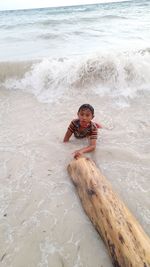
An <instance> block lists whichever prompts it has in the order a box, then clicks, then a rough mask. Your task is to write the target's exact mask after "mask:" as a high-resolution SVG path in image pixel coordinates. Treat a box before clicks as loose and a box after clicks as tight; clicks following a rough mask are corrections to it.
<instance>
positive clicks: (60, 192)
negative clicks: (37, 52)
mask: <svg viewBox="0 0 150 267" xmlns="http://www.w3.org/2000/svg"><path fill="white" fill-rule="evenodd" d="M144 99H145V102H144V103H143V104H142V96H141V98H136V100H135V99H134V101H133V100H131V101H132V102H133V103H132V105H130V106H128V107H127V108H124V109H120V110H119V108H116V106H113V105H112V102H113V101H112V100H111V99H109V97H106V96H104V97H101V99H100V98H98V97H97V96H96V95H93V96H92V95H89V96H88V97H87V98H86V99H85V95H83V96H82V94H81V95H80V100H79V99H73V98H72V99H70V100H69V101H67V100H63V99H62V100H61V101H60V102H59V103H56V104H46V103H40V102H38V101H37V99H36V98H35V97H34V96H33V95H31V94H25V93H23V92H21V91H13V92H12V91H7V90H1V91H0V110H1V113H0V121H1V130H0V165H1V167H0V183H1V186H0V207H1V217H0V236H1V239H0V247H1V250H0V262H1V264H0V265H1V266H9V267H11V266H12V267H35V266H39V267H46V266H48V267H59V266H60V267H62V266H65V267H93V266H94V267H100V266H101V267H102V266H103V267H111V266H112V264H111V261H110V258H109V256H108V254H107V250H106V248H105V246H104V244H103V242H102V240H101V238H100V237H99V235H98V234H97V232H96V231H95V229H94V227H93V225H92V224H91V222H90V221H89V218H88V217H87V216H86V215H85V213H84V211H83V209H82V206H81V204H80V201H79V199H78V196H77V194H76V191H75V188H74V186H73V184H72V183H71V180H70V178H69V175H68V173H67V165H68V163H69V162H70V160H71V159H72V157H73V156H72V152H73V151H74V150H76V149H77V148H79V147H82V146H83V145H86V141H84V140H83V141H81V140H75V139H74V138H72V139H71V141H70V142H69V143H67V144H64V143H63V142H62V140H63V136H64V134H65V131H66V129H67V127H68V124H69V123H70V120H72V119H73V118H75V116H76V112H77V109H78V107H79V105H80V104H82V103H84V102H90V103H91V104H92V105H94V107H95V113H96V117H95V121H97V122H102V123H103V125H104V126H105V127H106V128H104V129H103V130H101V131H100V133H99V139H98V144H97V149H96V151H95V152H94V153H91V154H90V155H89V154H88V156H90V157H91V158H92V159H93V160H94V161H95V162H96V164H97V166H98V167H99V168H101V170H102V172H103V174H104V175H106V176H107V178H108V179H109V181H110V182H111V184H112V186H113V188H114V190H115V191H116V192H117V193H118V194H119V195H120V196H121V198H122V199H123V201H124V202H125V203H126V205H127V206H128V208H129V209H130V210H131V211H132V213H133V214H134V215H135V217H136V218H137V219H138V221H139V222H140V223H141V225H142V226H143V228H144V230H145V231H146V232H147V233H148V234H149V233H150V228H149V224H150V210H149V172H150V165H149V162H150V153H149V151H150V138H149V136H150V127H149V125H148V118H149V115H150V106H149V103H150V102H149V99H148V98H146V97H145V96H144ZM146 99H147V100H146ZM135 101H136V103H135ZM146 101H147V102H146ZM108 107H110V109H108Z"/></svg>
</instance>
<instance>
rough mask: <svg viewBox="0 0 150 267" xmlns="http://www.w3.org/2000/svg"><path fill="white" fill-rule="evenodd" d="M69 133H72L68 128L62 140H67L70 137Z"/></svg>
mask: <svg viewBox="0 0 150 267" xmlns="http://www.w3.org/2000/svg"><path fill="white" fill-rule="evenodd" d="M71 135H72V132H71V131H70V130H69V129H68V130H67V132H66V134H65V137H64V140H63V142H68V141H69V139H70V137H71Z"/></svg>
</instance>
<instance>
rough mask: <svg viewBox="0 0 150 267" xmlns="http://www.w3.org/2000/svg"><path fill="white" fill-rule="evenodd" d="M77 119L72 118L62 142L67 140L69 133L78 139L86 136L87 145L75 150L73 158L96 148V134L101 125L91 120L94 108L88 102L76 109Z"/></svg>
mask: <svg viewBox="0 0 150 267" xmlns="http://www.w3.org/2000/svg"><path fill="white" fill-rule="evenodd" d="M77 115H78V119H75V120H72V121H71V123H70V125H69V127H68V130H67V132H66V134H65V137H64V140H63V141H64V142H68V141H69V139H70V137H71V135H72V134H73V133H74V136H75V137H76V138H78V139H80V138H85V137H87V138H88V139H89V145H88V146H87V147H83V148H82V149H79V150H76V151H75V152H74V153H73V154H74V158H78V157H80V156H81V155H82V154H83V153H87V152H91V151H93V150H95V148H96V141H97V135H98V128H102V126H101V125H99V124H97V123H94V122H92V119H93V118H94V108H93V107H92V106H91V105H90V104H83V105H82V106H81V107H80V108H79V110H78V113H77Z"/></svg>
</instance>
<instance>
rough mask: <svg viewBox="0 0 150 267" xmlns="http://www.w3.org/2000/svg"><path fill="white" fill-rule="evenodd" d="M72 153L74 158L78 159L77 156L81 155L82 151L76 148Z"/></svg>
mask: <svg viewBox="0 0 150 267" xmlns="http://www.w3.org/2000/svg"><path fill="white" fill-rule="evenodd" d="M73 154H74V158H75V159H78V158H79V157H81V156H82V154H83V152H82V151H81V150H76V151H75V152H74V153H73Z"/></svg>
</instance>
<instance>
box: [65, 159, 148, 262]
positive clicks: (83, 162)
mask: <svg viewBox="0 0 150 267" xmlns="http://www.w3.org/2000/svg"><path fill="white" fill-rule="evenodd" d="M68 172H69V174H70V176H71V178H72V181H73V183H74V185H75V186H76V189H77V192H78V194H79V197H80V200H81V202H82V205H83V208H84V210H85V212H86V214H87V215H88V216H89V218H90V220H91V221H92V223H93V224H94V226H95V228H96V230H97V231H98V233H99V234H100V236H101V238H102V239H103V241H104V242H105V244H106V246H107V249H108V252H109V254H110V256H111V259H112V262H113V265H114V266H115V267H150V239H149V237H148V236H147V235H146V233H145V232H144V230H143V229H142V227H141V226H140V224H139V223H138V221H137V220H136V219H135V217H134V216H133V215H132V214H131V212H130V211H129V210H128V208H127V207H126V206H125V204H124V203H123V202H122V201H121V200H120V198H119V197H118V195H117V194H116V193H115V192H114V191H113V189H112V187H111V185H110V183H109V182H108V180H107V179H106V178H105V177H104V176H103V175H102V174H101V172H100V170H99V169H98V168H97V167H96V165H95V163H94V162H93V161H92V160H91V159H88V158H79V159H77V160H73V161H72V162H71V163H70V164H69V166H68Z"/></svg>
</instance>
